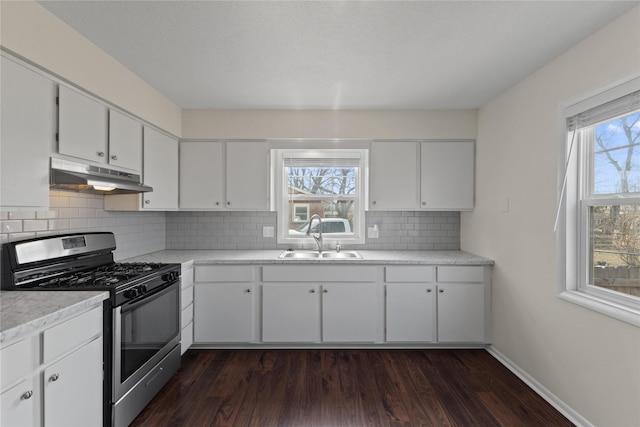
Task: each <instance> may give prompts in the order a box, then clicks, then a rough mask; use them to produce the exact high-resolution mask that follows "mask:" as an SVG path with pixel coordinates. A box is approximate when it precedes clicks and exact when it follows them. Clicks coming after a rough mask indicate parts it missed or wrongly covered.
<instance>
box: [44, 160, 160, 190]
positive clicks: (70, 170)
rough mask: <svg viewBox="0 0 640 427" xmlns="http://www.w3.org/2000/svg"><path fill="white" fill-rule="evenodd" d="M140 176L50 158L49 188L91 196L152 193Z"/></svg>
mask: <svg viewBox="0 0 640 427" xmlns="http://www.w3.org/2000/svg"><path fill="white" fill-rule="evenodd" d="M140 181H141V180H140V175H136V174H133V173H128V172H121V171H118V170H114V169H109V168H105V167H102V166H95V165H89V164H86V163H78V162H72V161H69V160H64V159H58V158H56V157H52V158H51V173H50V188H51V189H54V190H67V191H76V192H80V193H93V194H135V193H145V192H148V191H153V188H151V187H149V186H147V185H144V184H143V183H142V182H140Z"/></svg>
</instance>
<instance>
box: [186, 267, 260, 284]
mask: <svg viewBox="0 0 640 427" xmlns="http://www.w3.org/2000/svg"><path fill="white" fill-rule="evenodd" d="M254 277H255V268H253V267H249V266H246V265H242V266H240V265H225V266H220V265H207V266H196V267H195V281H196V282H253V280H254Z"/></svg>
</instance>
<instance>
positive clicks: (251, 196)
mask: <svg viewBox="0 0 640 427" xmlns="http://www.w3.org/2000/svg"><path fill="white" fill-rule="evenodd" d="M180 209H185V210H230V211H234V210H252V211H267V210H269V148H268V145H267V143H266V142H265V141H227V142H224V141H182V142H180Z"/></svg>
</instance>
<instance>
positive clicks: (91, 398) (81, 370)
mask: <svg viewBox="0 0 640 427" xmlns="http://www.w3.org/2000/svg"><path fill="white" fill-rule="evenodd" d="M102 352H103V349H102V337H100V338H97V339H95V340H93V341H91V342H90V343H89V344H87V345H85V346H84V347H81V348H80V349H78V350H76V351H75V352H73V353H71V354H70V355H69V356H67V357H65V358H64V359H62V360H59V361H58V362H56V363H54V364H53V365H51V366H49V367H48V368H47V369H45V370H44V378H43V380H44V383H43V384H44V424H45V425H46V426H98V425H102V404H103V402H102V376H103V372H102Z"/></svg>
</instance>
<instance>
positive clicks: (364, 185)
mask: <svg viewBox="0 0 640 427" xmlns="http://www.w3.org/2000/svg"><path fill="white" fill-rule="evenodd" d="M361 146H362V145H360V147H361ZM315 151H322V152H323V154H326V155H328V156H335V157H344V156H345V154H346V155H349V153H350V154H351V155H353V156H358V157H359V158H360V167H359V168H358V196H359V199H358V205H359V209H357V210H354V216H355V219H356V221H354V229H353V230H352V231H353V235H352V236H350V237H344V236H342V237H340V238H336V237H334V236H332V235H330V234H325V235H323V242H324V247H325V248H329V247H331V246H335V245H336V244H338V243H340V244H343V243H344V244H363V243H365V221H366V218H365V210H366V207H367V203H368V199H367V195H368V168H369V150H368V149H365V148H333V147H330V148H308V149H300V148H291V149H288V148H277V149H272V150H271V164H272V167H273V169H272V177H273V179H272V180H271V181H272V183H273V186H272V194H273V197H272V200H273V205H272V209H273V210H276V211H277V212H278V215H277V217H278V218H277V225H278V233H277V242H278V243H281V244H290V245H298V246H302V247H315V241H314V240H313V239H312V238H311V237H309V238H300V237H290V236H289V233H288V230H289V223H288V216H287V215H282V214H280V212H285V211H287V209H288V200H287V197H286V195H285V194H284V192H283V189H284V180H285V176H284V159H285V158H286V157H288V156H292V155H294V156H295V155H297V156H300V155H303V156H309V155H311V156H312V155H313V153H314V152H315Z"/></svg>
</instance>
